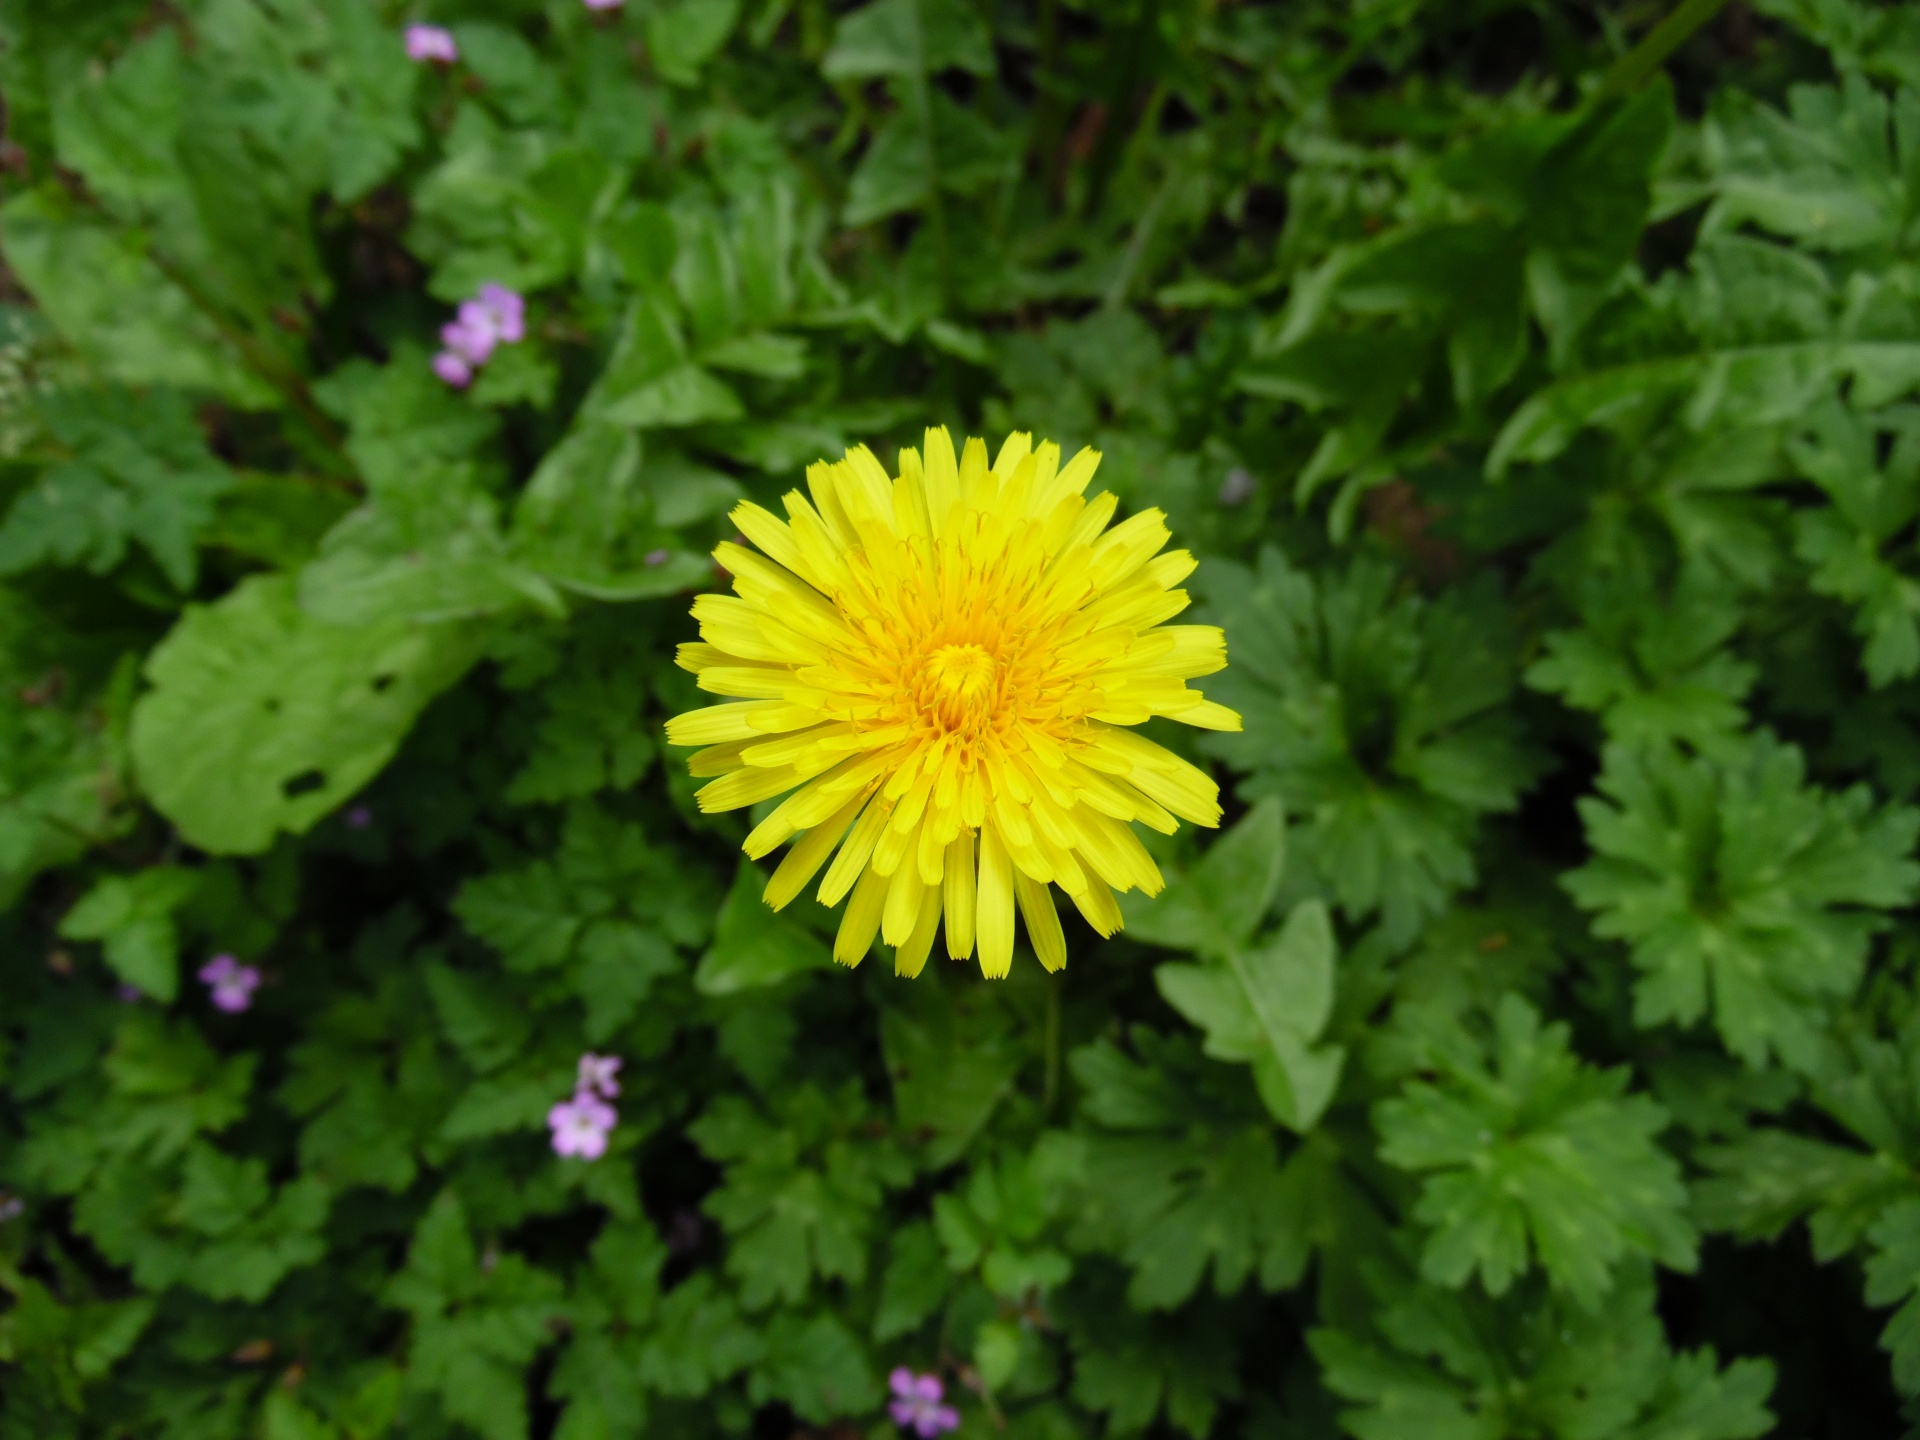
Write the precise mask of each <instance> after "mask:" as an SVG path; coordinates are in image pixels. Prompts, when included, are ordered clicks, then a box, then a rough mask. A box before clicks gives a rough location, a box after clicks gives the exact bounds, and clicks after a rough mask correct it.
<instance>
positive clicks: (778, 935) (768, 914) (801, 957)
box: [693, 860, 833, 996]
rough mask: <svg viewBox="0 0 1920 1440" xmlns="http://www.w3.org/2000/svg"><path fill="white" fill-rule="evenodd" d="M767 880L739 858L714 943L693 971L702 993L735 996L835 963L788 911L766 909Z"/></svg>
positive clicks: (821, 943) (813, 936)
mask: <svg viewBox="0 0 1920 1440" xmlns="http://www.w3.org/2000/svg"><path fill="white" fill-rule="evenodd" d="M766 885H767V879H766V876H765V875H764V874H762V873H761V872H760V871H759V870H758V869H756V868H755V867H754V866H752V865H750V864H748V863H747V862H746V861H744V860H742V861H741V862H740V866H739V869H738V870H737V871H735V873H734V879H733V887H732V888H731V889H730V890H728V891H727V898H726V903H725V904H724V905H723V906H722V907H721V909H720V916H719V919H718V920H717V921H716V922H715V924H714V931H713V946H712V948H711V949H709V950H708V951H707V953H706V954H705V955H703V956H702V957H701V958H700V968H699V969H697V970H695V971H694V974H693V984H694V988H695V989H696V990H698V991H699V992H700V993H701V994H702V995H713V996H722V995H735V994H738V993H739V992H741V991H743V990H755V989H759V988H760V987H762V986H766V985H777V984H779V983H780V982H781V981H782V980H785V979H786V978H787V977H788V976H790V975H798V974H800V973H801V972H803V971H806V970H827V969H831V968H832V967H833V952H832V950H830V949H829V948H828V947H827V945H826V944H825V943H823V942H822V941H821V940H820V939H819V937H818V936H816V935H814V934H813V933H812V932H810V931H809V930H808V929H807V928H806V927H805V926H803V925H801V924H800V923H799V922H797V921H796V920H794V919H793V918H792V917H791V916H788V915H782V914H779V913H777V912H775V911H773V910H770V909H768V908H767V906H766V905H765V904H764V903H763V902H762V901H761V899H760V893H761V891H763V890H765V889H766Z"/></svg>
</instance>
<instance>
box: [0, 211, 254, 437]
mask: <svg viewBox="0 0 1920 1440" xmlns="http://www.w3.org/2000/svg"><path fill="white" fill-rule="evenodd" d="M0 234H4V235H5V237H6V241H5V249H6V259H7V264H8V266H9V267H10V268H11V269H12V270H13V272H14V274H16V275H17V276H19V277H20V281H21V283H22V284H23V285H25V286H26V287H27V289H28V290H29V291H30V292H31V293H32V295H33V298H34V300H35V302H36V303H37V304H38V305H39V306H40V308H41V310H42V311H43V312H44V313H45V314H46V316H47V318H48V319H50V320H51V321H52V322H53V324H54V326H55V328H57V329H58V330H59V331H60V333H61V335H62V336H63V337H64V338H65V339H66V340H67V341H68V342H69V343H71V344H72V345H73V346H74V347H75V348H76V349H77V350H79V351H80V353H81V354H82V355H84V356H85V357H86V358H87V360H88V362H89V363H90V364H92V365H93V366H94V367H95V368H96V369H97V370H98V371H99V373H100V374H102V375H103V376H107V377H109V378H111V379H115V380H119V381H122V382H124V383H126V384H128V385H173V386H178V387H179V388H181V389H183V390H207V391H212V392H213V393H215V394H218V395H223V396H225V397H226V398H227V399H229V400H231V401H232V402H233V403H234V404H236V405H238V406H240V407H241V408H243V409H266V408H269V407H270V406H271V405H272V404H273V403H274V399H275V396H274V392H273V390H272V388H271V387H269V386H268V385H267V384H265V383H264V382H263V381H262V380H260V379H259V378H258V377H257V376H255V375H254V373H253V372H252V371H251V370H250V369H248V367H247V365H246V363H245V362H244V361H243V360H242V359H241V357H240V354H239V352H238V351H237V350H236V349H235V348H234V346H233V345H232V344H231V343H230V342H229V340H228V339H227V338H226V336H225V335H224V334H223V333H222V331H221V330H220V328H219V327H218V325H216V324H215V322H214V321H213V320H211V319H209V318H208V317H207V316H206V315H205V314H203V313H202V312H201V311H200V310H199V309H197V308H196V307H195V305H194V303H193V302H192V301H191V300H189V299H188V298H187V296H186V295H185V294H184V293H182V292H181V290H180V289H179V288H178V287H177V286H176V285H174V284H173V282H172V281H171V280H169V279H168V278H167V277H166V276H165V275H164V274H163V273H162V272H161V271H160V270H159V269H158V268H157V267H156V266H155V265H154V263H153V262H152V260H151V259H149V258H148V256H147V255H146V253H145V252H144V251H143V250H142V249H141V248H140V247H139V245H138V243H137V241H136V240H135V238H134V237H132V236H129V235H126V234H124V233H122V232H120V231H117V230H115V229H114V228H113V227H112V226H110V225H107V224H105V223H103V222H102V221H101V220H99V219H98V218H97V217H95V216H93V215H90V214H87V213H86V212H84V211H82V210H80V209H79V207H78V205H77V204H76V202H75V201H73V200H72V199H71V198H70V197H69V196H68V195H67V193H66V192H65V191H64V190H62V189H60V188H59V187H58V186H52V185H47V186H41V187H39V188H37V189H33V190H23V191H21V192H20V193H19V194H17V195H15V196H14V197H13V198H12V199H10V200H8V201H7V203H6V204H5V205H4V206H0Z"/></svg>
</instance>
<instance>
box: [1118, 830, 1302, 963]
mask: <svg viewBox="0 0 1920 1440" xmlns="http://www.w3.org/2000/svg"><path fill="white" fill-rule="evenodd" d="M1286 838H1287V837H1286V816H1285V812H1284V811H1283V810H1282V809H1281V806H1280V803H1279V802H1278V801H1277V800H1275V799H1273V798H1272V797H1269V798H1267V799H1264V800H1261V801H1260V802H1258V803H1257V804H1256V805H1254V807H1253V808H1252V809H1251V810H1249V811H1248V812H1247V814H1246V816H1245V817H1244V818H1243V819H1242V820H1241V821H1240V822H1239V823H1238V824H1237V825H1235V826H1234V827H1233V828H1232V829H1231V830H1229V831H1228V832H1227V833H1226V834H1225V835H1223V836H1221V837H1220V839H1219V840H1217V841H1215V842H1214V844H1213V845H1212V846H1211V847H1210V848H1209V849H1208V850H1207V852H1206V854H1205V855H1203V856H1202V857H1201V859H1200V862H1199V863H1198V864H1196V865H1194V866H1192V867H1191V868H1189V869H1188V870H1187V871H1186V872H1184V873H1174V874H1172V875H1170V876H1169V877H1168V881H1167V888H1166V889H1165V890H1163V891H1161V893H1160V894H1159V895H1158V896H1155V897H1153V898H1152V899H1151V900H1145V901H1139V902H1135V903H1133V904H1132V905H1130V906H1129V907H1128V910H1127V933H1128V934H1129V935H1132V936H1134V937H1135V938H1136V939H1140V940H1145V941H1147V942H1148V943H1149V944H1152V945H1166V946H1169V947H1170V948H1173V949H1178V950H1196V951H1198V952H1200V953H1201V954H1203V955H1211V956H1225V955H1228V954H1230V953H1232V952H1233V951H1235V950H1236V949H1239V948H1241V947H1243V946H1245V945H1246V944H1247V943H1248V942H1249V941H1251V940H1252V938H1253V935H1254V932H1255V931H1256V930H1257V929H1258V928H1259V926H1260V922H1261V921H1262V920H1264V919H1265V918H1266V914H1267V910H1268V908H1269V907H1270V906H1271V905H1272V904H1273V897H1274V895H1275V894H1277V893H1278V891H1279V889H1280V876H1281V873H1282V872H1283V871H1284V870H1285V868H1286V857H1287V846H1286ZM1128 898H1129V900H1131V899H1132V898H1133V897H1132V896H1131V895H1129V897H1128Z"/></svg>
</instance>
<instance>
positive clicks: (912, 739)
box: [667, 428, 1240, 977]
mask: <svg viewBox="0 0 1920 1440" xmlns="http://www.w3.org/2000/svg"><path fill="white" fill-rule="evenodd" d="M1099 463H1100V457H1099V455H1098V454H1096V453H1095V452H1094V451H1092V450H1082V451H1081V452H1080V453H1079V454H1078V455H1076V456H1074V457H1073V459H1072V460H1071V461H1069V462H1068V463H1067V464H1066V465H1065V466H1064V467H1063V466H1062V465H1061V464H1060V447H1059V446H1057V445H1054V444H1051V443H1048V444H1042V445H1040V446H1038V447H1035V446H1034V444H1033V442H1032V437H1031V436H1029V435H1022V434H1016V435H1012V436H1009V437H1008V439H1007V442H1006V444H1004V445H1002V446H1001V447H1000V454H999V456H998V458H997V459H995V460H994V462H993V464H992V465H991V466H989V465H988V464H987V449H986V446H985V444H984V443H983V442H981V441H980V440H968V441H967V442H966V448H965V450H964V452H963V453H962V454H960V455H959V456H955V454H954V451H953V441H952V439H951V437H949V436H948V434H947V432H946V430H945V429H944V428H943V429H935V430H929V431H927V435H926V451H925V454H924V455H923V454H921V453H919V452H917V451H914V450H910V449H909V450H903V451H901V452H900V474H899V475H898V476H897V477H890V476H889V475H888V474H887V472H886V470H885V469H884V468H883V467H882V466H881V464H880V462H879V461H878V460H877V459H875V458H874V456H873V453H872V452H871V451H870V450H868V449H867V448H866V446H864V445H862V446H859V447H857V448H855V449H853V450H850V451H848V452H847V457H846V459H844V460H841V461H839V462H838V463H835V464H827V463H825V462H821V463H817V464H815V465H813V466H812V467H810V468H809V469H808V471H807V491H808V494H806V495H803V494H801V493H800V492H799V491H798V490H795V491H792V492H791V493H789V494H788V495H787V497H786V502H785V503H786V510H787V518H786V519H785V520H784V521H783V520H781V519H779V518H778V517H776V516H775V515H773V514H772V513H771V512H770V511H767V510H765V509H762V508H761V507H760V506H758V505H753V504H742V505H741V506H739V507H738V508H737V509H736V510H735V511H734V512H733V521H734V523H735V525H737V526H738V527H739V529H740V533H741V535H742V536H743V537H745V538H746V539H747V540H749V541H751V542H752V543H753V545H755V546H757V547H758V550H757V552H756V551H755V550H750V549H747V548H746V547H745V546H742V545H736V544H733V543H727V544H723V545H721V546H720V547H719V548H718V549H716V550H715V551H714V552H713V553H714V558H715V559H716V560H718V561H719V562H720V564H721V566H722V567H723V568H724V569H725V570H726V571H727V572H728V573H729V574H731V575H732V577H733V589H734V594H732V595H702V596H700V597H699V599H698V600H696V601H695V602H694V606H693V614H694V618H695V619H697V620H698V621H699V622H700V635H701V639H700V641H699V642H697V643H694V644H688V645H682V646H681V647H680V654H679V663H680V665H681V666H682V667H683V668H685V669H687V670H691V671H692V672H694V674H696V675H698V676H699V677H700V679H699V683H700V688H701V689H702V690H707V691H711V692H712V693H714V694H716V695H726V696H731V697H734V698H733V700H732V702H731V703H728V704H721V705H711V706H708V707H707V708H706V709H703V710H695V711H691V712H690V713H688V714H685V715H680V716H676V717H675V718H674V719H673V720H671V721H669V722H668V724H667V738H668V740H670V741H671V742H672V743H673V744H675V745H685V746H699V747H702V748H701V749H700V750H699V753H697V754H695V755H693V756H692V757H691V758H690V760H689V762H688V763H689V768H690V769H691V771H692V773H693V774H694V775H696V776H714V777H717V778H715V779H714V780H713V783H712V784H710V785H707V786H705V787H704V788H703V789H702V790H701V791H700V793H699V801H700V808H701V809H702V810H705V811H709V812H713V811H721V810H733V809H737V808H738V807H740V806H742V805H752V804H756V803H757V802H759V801H762V800H770V799H772V798H773V797H774V796H776V795H781V794H783V793H785V792H787V791H792V792H793V793H792V794H790V795H787V798H786V799H785V800H784V801H782V802H781V804H780V805H779V806H778V807H776V808H775V809H774V811H773V812H772V813H771V814H770V815H768V816H767V817H766V819H764V820H763V821H761V822H760V824H759V825H758V826H756V827H755V828H754V830H753V833H752V834H750V835H749V836H747V840H746V845H745V847H744V848H745V850H746V853H747V854H748V855H749V856H750V857H752V858H753V859H756V860H758V859H759V858H760V857H761V856H763V855H766V854H768V853H770V852H771V851H773V850H774V849H776V848H777V847H779V846H781V845H783V844H786V843H787V842H788V841H792V842H793V845H792V848H791V849H789V850H788V851H787V854H786V857H785V858H784V859H783V860H782V861H781V862H780V866H779V868H778V869H777V870H776V871H775V872H774V875H773V878H772V879H771V880H770V881H769V882H768V884H767V888H766V901H767V903H768V904H769V905H771V906H773V908H774V909H776V910H778V909H780V908H782V907H783V906H785V905H786V904H788V903H789V902H790V901H791V900H793V898H794V897H795V896H796V895H798V894H799V893H800V892H801V890H802V889H803V888H805V886H806V885H807V883H808V882H809V881H810V880H812V879H813V877H814V876H815V875H816V874H817V873H819V870H820V868H821V866H822V865H826V867H827V873H826V875H825V877H824V878H823V879H822V880H821V882H820V889H819V898H820V903H821V904H823V905H829V906H831V905H837V904H838V903H839V902H840V901H841V900H842V899H844V898H846V897H847V896H848V895H849V894H851V896H852V899H851V900H850V901H849V902H848V904H847V909H846V914H845V915H844V916H843V917H842V919H841V923H840V932H839V935H838V937H837V939H836V940H835V943H834V947H833V954H834V958H835V959H836V960H838V961H839V962H840V963H842V964H843V965H857V964H859V963H860V961H861V959H862V958H864V957H865V955H866V953H867V951H868V949H869V948H870V947H871V946H872V944H873V937H874V934H875V933H876V932H878V933H879V934H880V935H881V936H882V937H883V938H884V939H885V941H886V943H887V944H889V945H891V946H893V947H895V950H894V966H895V969H896V970H897V972H898V973H900V974H902V975H917V974H919V973H920V969H921V967H922V966H923V965H925V964H926V959H927V953H928V951H930V950H931V949H932V948H933V940H934V935H935V933H936V932H937V931H938V930H939V929H940V921H941V917H942V915H943V914H944V916H945V918H946V933H947V953H948V954H949V955H951V956H952V957H953V958H954V959H956V960H964V959H966V958H967V957H968V956H969V955H970V954H972V953H973V950H974V948H975V946H976V945H977V946H978V947H979V951H980V969H981V970H982V972H983V973H985V974H986V975H987V976H989V977H999V976H1003V975H1005V974H1006V973H1007V971H1008V969H1009V968H1010V967H1011V965H1012V963H1013V916H1014V910H1015V908H1016V907H1018V909H1019V911H1020V913H1021V915H1022V916H1024V917H1025V920H1026V926H1027V938H1028V939H1029V940H1030V941H1031V942H1032V945H1033V949H1034V953H1035V954H1036V955H1038V956H1039V958H1040V963H1041V964H1042V965H1044V966H1046V968H1047V969H1048V970H1058V969H1060V968H1061V967H1062V966H1063V965H1065V964H1066V961H1067V953H1066V941H1065V939H1064V937H1063V936H1062V933H1061V930H1060V917H1059V915H1058V914H1057V913H1056V911H1055V910H1054V904H1053V892H1052V890H1051V888H1050V887H1051V886H1054V885H1058V886H1059V887H1060V888H1061V889H1062V890H1063V891H1065V892H1066V893H1067V895H1068V896H1069V897H1070V898H1071V899H1072V900H1073V903H1074V904H1075V905H1076V906H1077V907H1079V910H1080V913H1081V914H1082V915H1084V916H1085V917H1086V918H1087V922H1088V923H1089V924H1090V925H1092V926H1093V928H1094V929H1095V930H1097V931H1099V932H1100V934H1102V935H1111V934H1113V932H1114V931H1116V930H1118V929H1119V928H1120V924H1121V919H1120V907H1119V904H1118V902H1117V901H1116V900H1115V899H1114V891H1116V890H1118V891H1123V892H1124V891H1127V890H1132V889H1136V888H1138V889H1140V890H1142V891H1144V892H1145V893H1147V894H1149V895H1154V894H1158V893H1159V891H1160V888H1161V885H1162V883H1163V882H1162V881H1161V878H1160V871H1159V868H1158V867H1157V866H1155V864H1154V863H1153V859H1152V857H1151V856H1149V855H1148V854H1147V851H1146V848H1145V847H1144V846H1142V845H1141V843H1140V840H1139V837H1138V836H1136V835H1135V834H1134V831H1133V828H1132V824H1131V822H1132V821H1135V820H1139V821H1143V822H1144V823H1146V824H1148V825H1151V826H1152V827H1153V828H1154V829H1156V830H1160V831H1162V832H1164V833H1167V834H1172V833H1173V830H1174V828H1175V825H1176V817H1178V819H1182V820H1188V821H1191V822H1192V823H1194V824H1196V825H1208V826H1212V825H1218V824H1219V823H1220V794H1219V789H1218V787H1217V786H1215V784H1214V783H1213V781H1212V780H1211V779H1210V778H1208V777H1207V776H1206V775H1205V774H1204V773H1202V772H1201V771H1199V770H1197V769H1195V768H1194V767H1193V766H1192V765H1189V764H1188V763H1187V762H1186V761H1184V760H1182V759H1180V758H1179V757H1178V756H1176V755H1174V754H1172V753H1171V752H1169V751H1167V750H1165V749H1163V748H1162V747H1161V746H1159V745H1156V744H1154V743H1153V742H1152V741H1150V740H1147V739H1145V738H1144V737H1142V736H1139V735H1136V734H1134V733H1133V732H1132V731H1130V730H1128V729H1127V728H1126V727H1127V726H1130V725H1139V724H1142V723H1144V722H1145V721H1146V720H1147V719H1148V718H1149V717H1150V716H1154V715H1165V716H1168V717H1170V718H1172V719H1175V720H1181V721H1184V722H1186V723H1187V724H1189V725H1197V726H1200V727H1201V728H1203V729H1209V730H1238V729H1239V728H1240V717H1239V716H1238V715H1236V714H1235V713H1234V712H1233V711H1231V710H1229V709H1227V708H1226V707H1225V706H1222V705H1218V704H1215V703H1214V702H1213V701H1211V700H1208V699H1207V698H1206V697H1205V696H1203V695H1202V694H1200V693H1199V692H1198V691H1196V690H1193V689H1191V688H1189V686H1188V685H1187V681H1188V680H1190V679H1193V678H1195V677H1197V676H1201V675H1208V674H1211V673H1212V672H1214V671H1216V670H1218V669H1220V668H1221V667H1222V666H1224V665H1225V664H1226V663H1227V650H1226V637H1225V636H1224V635H1223V634H1222V632H1221V631H1220V630H1219V628H1218V627H1216V626H1212V625H1168V624H1166V623H1165V622H1166V621H1168V620H1171V619H1172V618H1173V617H1174V616H1176V615H1178V614H1179V613H1180V612H1181V611H1182V610H1184V609H1185V608H1186V606H1187V593H1186V591H1184V590H1180V589H1176V588H1175V587H1176V586H1178V585H1179V584H1180V582H1181V581H1182V580H1184V579H1186V577H1187V576H1188V575H1190V574H1191V573H1192V572H1193V567H1194V563H1195V562H1194V558H1193V556H1192V555H1191V554H1189V553H1188V552H1187V551H1185V550H1175V551H1173V552H1171V553H1169V554H1165V555H1163V554H1161V553H1160V551H1161V547H1163V546H1164V545H1165V544H1166V543H1167V540H1168V538H1169V537H1168V534H1167V527H1166V517H1165V516H1164V515H1162V514H1161V512H1160V511H1158V510H1147V511H1143V512H1142V513H1140V514H1138V515H1134V516H1132V517H1131V518H1129V519H1127V520H1126V521H1124V522H1122V523H1121V524H1119V525H1116V526H1114V527H1113V528H1112V529H1108V528H1107V526H1108V522H1109V521H1110V520H1112V519H1113V512H1114V507H1115V505H1116V503H1117V502H1116V500H1115V498H1114V496H1113V495H1111V494H1108V493H1104V492H1103V493H1102V494H1100V495H1098V496H1096V497H1095V498H1094V499H1093V500H1091V501H1088V500H1087V499H1085V498H1084V493H1083V492H1085V490H1086V488H1087V484H1088V482H1089V481H1090V480H1092V479H1093V473H1094V470H1095V468H1096V467H1097V466H1098V465H1099ZM796 787H797V788H796ZM836 850H837V853H836ZM829 856H832V863H831V864H828V863H827V862H828V857H829Z"/></svg>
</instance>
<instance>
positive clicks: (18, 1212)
mask: <svg viewBox="0 0 1920 1440" xmlns="http://www.w3.org/2000/svg"><path fill="white" fill-rule="evenodd" d="M26 1209H27V1202H26V1201H24V1200H22V1199H21V1198H20V1197H19V1196H18V1195H9V1196H7V1197H6V1198H5V1199H0V1225H4V1224H6V1223H7V1222H8V1221H9V1220H18V1219H19V1218H20V1217H21V1216H22V1215H23V1214H25V1213H26Z"/></svg>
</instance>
